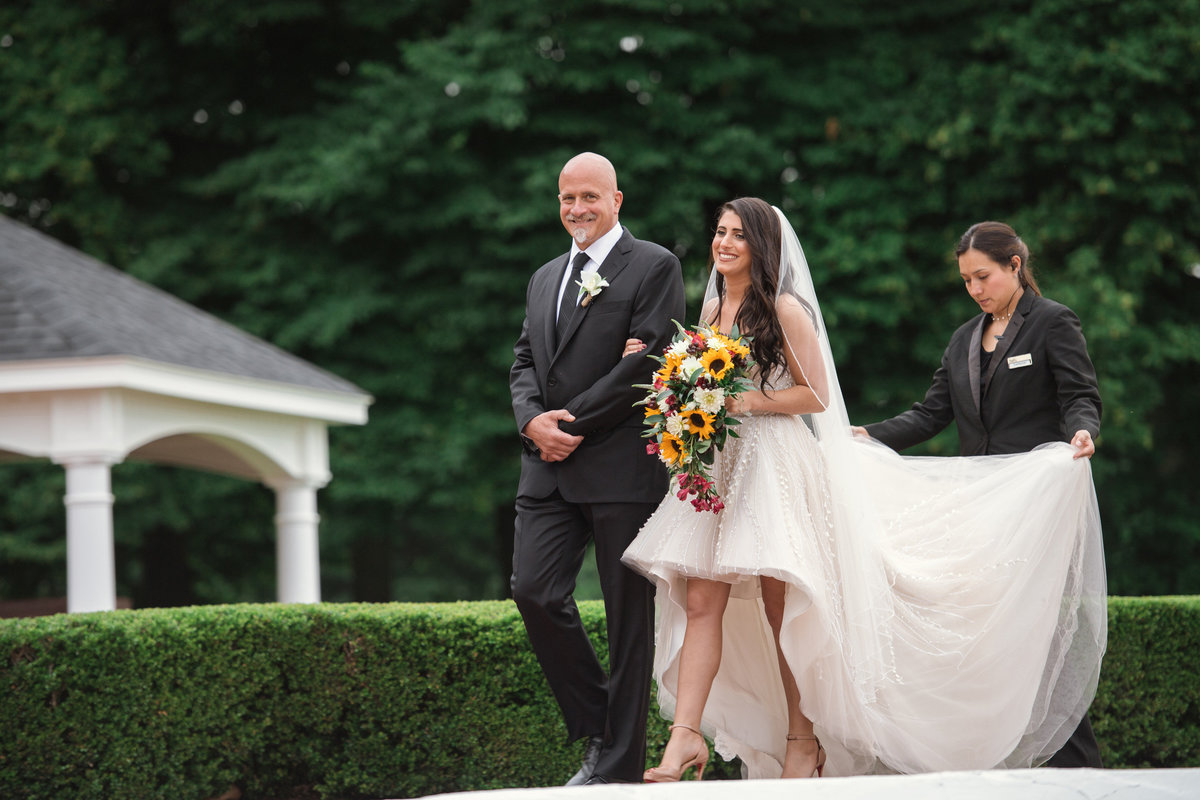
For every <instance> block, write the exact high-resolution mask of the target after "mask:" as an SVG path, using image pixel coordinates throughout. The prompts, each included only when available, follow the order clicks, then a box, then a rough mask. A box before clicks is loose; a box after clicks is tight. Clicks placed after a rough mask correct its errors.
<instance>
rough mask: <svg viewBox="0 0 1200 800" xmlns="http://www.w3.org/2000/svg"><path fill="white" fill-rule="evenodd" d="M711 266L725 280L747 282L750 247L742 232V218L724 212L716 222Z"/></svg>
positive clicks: (730, 212) (729, 212)
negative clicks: (713, 266)
mask: <svg viewBox="0 0 1200 800" xmlns="http://www.w3.org/2000/svg"><path fill="white" fill-rule="evenodd" d="M712 256H713V264H715V265H716V267H717V272H720V273H721V274H722V275H724V276H725V280H727V281H728V280H749V278H750V245H749V244H747V242H746V235H745V233H743V231H742V218H741V217H739V216H738V215H737V214H735V213H733V212H732V211H726V212H725V213H724V214H722V215H721V218H720V219H719V220H717V230H716V232H715V233H714V234H713V240H712Z"/></svg>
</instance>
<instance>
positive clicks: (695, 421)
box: [683, 408, 716, 439]
mask: <svg viewBox="0 0 1200 800" xmlns="http://www.w3.org/2000/svg"><path fill="white" fill-rule="evenodd" d="M714 419H716V415H715V414H709V413H708V412H707V411H705V410H704V409H701V408H693V409H691V410H690V411H685V412H683V422H684V424H685V425H686V426H687V430H688V433H694V434H696V435H697V436H699V437H700V438H701V439H707V438H708V437H710V436H712V435H713V431H714V428H713V420H714Z"/></svg>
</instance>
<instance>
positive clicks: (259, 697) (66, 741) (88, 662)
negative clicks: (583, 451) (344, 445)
mask: <svg viewBox="0 0 1200 800" xmlns="http://www.w3.org/2000/svg"><path fill="white" fill-rule="evenodd" d="M1109 607H1110V628H1109V630H1110V637H1111V639H1110V649H1109V655H1108V657H1107V659H1106V661H1105V670H1104V677H1103V679H1102V683H1101V687H1100V694H1099V696H1098V697H1097V700H1096V702H1095V704H1094V705H1093V709H1092V716H1093V720H1094V723H1095V726H1096V730H1097V735H1098V736H1099V738H1100V742H1101V745H1102V747H1103V748H1104V757H1105V760H1106V763H1107V764H1108V765H1109V766H1114V767H1158V766H1163V767H1165V766H1200V717H1198V715H1200V664H1198V663H1197V661H1198V660H1197V658H1196V654H1197V653H1200V598H1194V597H1187V598H1145V599H1135V598H1112V599H1111V600H1110V605H1109ZM581 611H582V613H583V616H584V620H585V622H586V624H587V625H588V628H589V630H590V631H591V633H592V635H593V639H594V641H595V642H596V645H597V648H598V649H599V650H600V651H601V652H604V644H605V643H604V634H603V630H604V622H603V609H602V608H601V606H600V604H599V603H584V604H582V605H581ZM0 653H3V655H4V662H3V664H2V666H0V678H2V683H0V687H2V690H3V692H4V699H3V702H2V704H0V797H27V798H31V800H32V799H33V798H47V799H49V798H62V797H72V798H79V800H86V799H87V798H103V799H104V800H109V798H116V797H120V798H125V799H126V800H132V799H133V798H156V797H170V798H181V799H182V800H188V799H190V798H195V799H196V800H202V799H203V798H209V797H214V796H217V795H220V794H222V793H223V792H225V791H226V790H228V789H229V788H230V787H231V786H237V787H238V788H239V789H240V790H241V791H242V793H243V797H246V798H296V797H301V798H303V797H323V798H368V797H409V796H418V795H424V794H431V793H435V792H447V791H460V790H467V789H487V788H498V787H508V786H538V785H553V784H557V783H560V782H561V781H562V780H563V779H564V778H565V777H566V776H568V775H569V774H570V773H571V772H572V771H573V770H574V768H575V767H576V766H577V764H578V758H579V756H580V752H581V751H580V745H578V744H574V745H568V744H567V743H566V741H565V733H564V728H563V725H562V722H561V720H560V718H559V715H558V710H557V707H556V705H555V703H554V700H553V698H552V697H551V696H550V693H549V691H548V690H547V688H546V685H545V682H544V681H543V679H542V677H541V673H540V671H539V669H538V666H537V663H536V661H535V660H534V658H533V655H532V653H531V652H530V650H529V647H528V644H527V640H526V637H525V632H524V628H523V627H522V625H521V620H520V617H519V616H518V614H517V612H516V610H515V608H514V606H513V605H512V604H511V603H509V602H490V603H447V604H421V605H411V604H385V605H367V604H347V605H315V606H288V605H236V606H205V607H196V608H182V609H148V610H143V611H115V612H108V613H100V614H83V615H58V616H53V617H39V618H32V619H21V620H0ZM665 739H666V730H665V723H663V722H662V721H661V720H659V719H658V718H657V716H655V717H654V718H653V719H652V724H651V733H650V740H651V741H650V756H651V758H654V757H656V756H657V755H658V754H659V753H660V752H661V749H662V746H663V743H664V742H665ZM716 763H717V764H720V763H721V762H720V761H719V759H718V760H717V762H716ZM724 772H725V774H727V775H728V774H730V772H731V770H730V769H729V768H728V765H727V767H726V769H725V770H724Z"/></svg>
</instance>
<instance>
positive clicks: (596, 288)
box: [575, 272, 608, 308]
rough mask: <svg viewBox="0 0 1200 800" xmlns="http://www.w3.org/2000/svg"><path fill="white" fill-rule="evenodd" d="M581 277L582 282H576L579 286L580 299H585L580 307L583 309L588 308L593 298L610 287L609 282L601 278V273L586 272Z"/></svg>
mask: <svg viewBox="0 0 1200 800" xmlns="http://www.w3.org/2000/svg"><path fill="white" fill-rule="evenodd" d="M579 277H580V278H581V280H577V281H575V283H576V284H577V285H578V286H579V295H578V297H582V298H583V301H582V302H581V303H580V304H579V305H580V307H581V308H587V304H588V303H590V302H592V298H593V297H595V296H596V295H598V294H600V292H601V291H602V290H603V289H604V287H605V286H608V281H606V280H605V279H604V278H602V277H600V273H599V272H585V273H583V274H582V275H580V276H579ZM576 299H578V298H576Z"/></svg>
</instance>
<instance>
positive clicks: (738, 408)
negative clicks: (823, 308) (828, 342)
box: [725, 295, 829, 416]
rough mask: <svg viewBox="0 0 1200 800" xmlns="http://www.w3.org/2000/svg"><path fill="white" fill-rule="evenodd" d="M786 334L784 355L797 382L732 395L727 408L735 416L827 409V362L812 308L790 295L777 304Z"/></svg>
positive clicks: (796, 412)
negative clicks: (825, 364)
mask: <svg viewBox="0 0 1200 800" xmlns="http://www.w3.org/2000/svg"><path fill="white" fill-rule="evenodd" d="M776 310H777V313H778V314H779V325H780V327H781V328H782V329H783V334H784V338H785V342H784V348H783V351H784V357H785V358H786V359H787V366H788V372H790V373H791V375H792V380H793V381H795V382H796V385H795V386H790V387H788V388H787V389H780V390H778V391H774V390H771V389H770V388H768V389H767V391H766V392H761V391H750V392H743V393H742V394H741V395H739V396H738V397H736V398H729V399H728V400H727V401H726V402H725V408H726V409H728V410H729V413H731V414H733V415H734V416H738V415H741V414H745V413H746V412H750V413H752V414H816V413H818V412H821V411H824V410H825V407H826V405H827V403H826V399H827V398H828V394H829V391H828V387H827V379H826V376H825V366H824V363H823V361H822V358H821V348H820V345H819V343H818V342H817V329H816V328H815V327H814V326H813V322H812V318H811V317H810V316H809V315H808V311H807V310H805V308H804V307H803V306H802V305H801V304H800V302H799V301H797V300H796V299H795V298H793V297H790V296H786V295H785V296H784V297H781V298H780V300H779V302H778V304H777V305H776Z"/></svg>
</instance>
